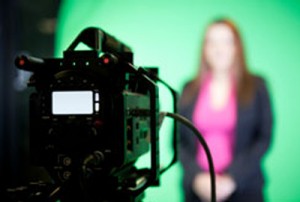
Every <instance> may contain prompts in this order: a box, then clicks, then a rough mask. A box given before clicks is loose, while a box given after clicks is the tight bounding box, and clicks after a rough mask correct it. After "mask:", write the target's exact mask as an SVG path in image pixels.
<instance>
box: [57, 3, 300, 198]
mask: <svg viewBox="0 0 300 202" xmlns="http://www.w3.org/2000/svg"><path fill="white" fill-rule="evenodd" d="M220 16H227V17H230V18H232V19H233V20H234V21H235V22H236V23H237V24H238V26H239V28H240V30H241V33H242V37H243V39H244V44H245V49H246V55H247V61H248V64H249V66H250V69H251V71H252V72H254V73H257V74H260V75H262V76H264V77H265V78H266V79H267V81H268V86H269V89H270V92H271V94H272V96H271V99H272V104H273V109H274V115H275V127H274V136H273V142H272V146H271V149H270V150H269V153H268V154H267V155H266V157H265V159H264V162H263V165H264V168H265V174H266V176H267V184H266V189H265V195H266V198H267V199H268V200H267V201H272V202H273V201H274V202H277V201H278V202H281V201H285V202H287V201H291V202H292V201H300V193H299V188H300V172H299V170H298V168H299V167H300V157H299V154H300V151H298V149H299V148H300V147H299V142H300V121H299V118H298V116H299V115H300V106H299V104H300V93H299V92H298V91H300V90H299V87H298V86H299V84H300V81H299V79H300V76H299V74H300V1H296V0H294V1H293V0H281V1H280V0H248V1H240V0H209V1H208V0H172V1H171V0H169V1H167V0H127V1H125V0H84V1H83V0H77V1H76V0H65V1H63V4H62V7H61V11H60V18H59V21H58V31H57V40H56V42H57V43H56V44H57V48H56V52H57V56H61V53H62V51H63V50H64V49H66V48H67V46H68V45H69V44H70V42H71V41H72V40H73V39H74V38H75V36H76V35H77V34H78V33H79V32H80V31H81V30H82V29H84V28H86V27H88V26H97V27H101V28H102V29H104V30H105V31H107V32H108V33H110V34H112V35H114V36H116V37H117V38H118V39H120V40H121V41H123V42H125V43H127V44H128V45H130V46H131V47H132V49H133V50H134V53H135V55H134V58H135V64H136V65H144V66H159V67H160V77H161V78H163V79H164V80H165V81H167V82H168V83H169V84H171V86H173V87H174V88H175V89H177V90H178V91H181V89H182V86H183V84H184V83H185V82H186V81H187V80H188V79H190V78H191V77H192V76H193V75H194V74H195V71H196V68H197V65H198V60H199V51H200V50H199V46H200V44H201V39H202V37H203V32H204V29H205V26H206V25H207V23H208V22H210V21H211V20H212V19H214V18H215V17H220ZM160 100H161V101H160V104H161V111H166V110H167V111H170V110H171V99H170V95H169V94H168V92H167V91H166V90H165V89H163V88H161V89H160ZM170 126H171V123H170V121H169V120H168V121H165V123H164V126H163V128H162V129H161V131H160V136H161V147H160V149H161V159H162V164H164V165H165V164H166V163H167V162H168V160H169V158H171V154H172V152H171V151H172V149H171V146H170V145H171V143H170V142H171V135H170V132H171V129H170ZM147 158H148V157H144V158H141V159H140V162H139V164H140V165H143V164H145V162H146V161H147ZM181 175H182V171H181V167H180V165H179V164H177V165H176V166H174V167H173V168H172V169H171V170H170V171H169V172H167V173H165V174H164V175H163V176H162V178H161V186H160V187H159V188H149V189H147V191H146V197H145V200H144V201H146V202H147V201H149V202H150V201H153V202H157V201H162V202H163V201H172V202H173V201H174V202H176V201H182V191H181V189H180V182H181Z"/></svg>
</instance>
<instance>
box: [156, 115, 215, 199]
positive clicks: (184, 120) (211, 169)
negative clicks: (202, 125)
mask: <svg viewBox="0 0 300 202" xmlns="http://www.w3.org/2000/svg"><path fill="white" fill-rule="evenodd" d="M161 114H163V115H165V116H168V117H171V118H173V119H175V120H177V121H180V122H181V123H183V124H184V125H186V126H187V127H188V128H190V129H191V130H192V131H193V132H194V134H195V135H196V136H197V138H198V140H199V141H200V143H201V145H202V146H203V148H204V151H205V153H206V155H207V159H208V164H209V173H210V180H211V201H212V202H215V201H216V182H215V178H216V177H215V171H214V164H213V160H212V156H211V153H210V150H209V147H208V145H207V143H206V142H205V140H204V138H203V136H202V135H201V134H200V132H199V131H198V130H197V129H196V128H195V126H194V125H193V124H192V122H190V121H189V120H188V119H187V118H185V117H183V116H181V115H179V114H174V113H170V112H161Z"/></svg>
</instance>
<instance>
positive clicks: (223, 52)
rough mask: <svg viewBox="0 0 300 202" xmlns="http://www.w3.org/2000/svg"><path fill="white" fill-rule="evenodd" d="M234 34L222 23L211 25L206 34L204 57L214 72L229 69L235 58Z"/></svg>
mask: <svg viewBox="0 0 300 202" xmlns="http://www.w3.org/2000/svg"><path fill="white" fill-rule="evenodd" d="M235 52H236V47H235V42H234V35H233V33H232V31H231V30H230V28H229V27H228V26H226V25H224V24H215V25H212V26H211V27H210V28H209V29H208V31H207V34H206V38H205V45H204V57H205V58H206V61H207V63H208V65H209V66H210V67H211V68H212V70H213V71H214V72H216V71H218V72H219V71H229V70H230V68H231V67H232V65H233V62H234V58H235Z"/></svg>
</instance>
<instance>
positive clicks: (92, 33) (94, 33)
mask: <svg viewBox="0 0 300 202" xmlns="http://www.w3.org/2000/svg"><path fill="white" fill-rule="evenodd" d="M79 43H84V44H85V45H87V46H88V47H90V48H92V49H93V50H96V51H98V52H100V51H102V52H110V53H113V54H117V55H119V54H120V53H125V52H130V53H131V49H130V48H129V47H128V46H127V45H126V44H124V43H122V42H120V41H119V40H117V39H116V38H115V37H113V36H111V35H109V34H107V33H106V32H104V31H103V30H101V29H100V28H96V27H89V28H86V29H84V30H83V31H82V32H80V34H79V35H78V36H77V37H76V39H75V40H74V41H73V42H72V43H71V45H70V46H69V47H68V49H67V51H74V50H75V48H76V47H77V45H78V44H79Z"/></svg>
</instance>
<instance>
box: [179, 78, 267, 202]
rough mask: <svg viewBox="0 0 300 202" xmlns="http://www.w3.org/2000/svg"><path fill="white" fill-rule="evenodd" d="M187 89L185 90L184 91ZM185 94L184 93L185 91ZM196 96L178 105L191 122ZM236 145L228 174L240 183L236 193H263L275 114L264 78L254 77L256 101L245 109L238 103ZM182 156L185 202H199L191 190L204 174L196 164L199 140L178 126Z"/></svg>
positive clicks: (254, 98) (186, 129)
mask: <svg viewBox="0 0 300 202" xmlns="http://www.w3.org/2000/svg"><path fill="white" fill-rule="evenodd" d="M185 90H186V88H184V91H185ZM183 95H185V93H184V92H183ZM196 98H197V95H196V96H195V97H194V98H193V99H192V102H191V103H190V104H189V105H185V106H179V113H180V114H181V115H183V116H185V117H186V118H188V119H189V120H192V114H193V111H194V107H195V103H196ZM237 113H238V114H237V125H236V140H235V141H236V143H235V149H234V154H233V155H234V156H233V162H232V163H231V165H230V167H229V168H228V170H227V171H226V173H228V174H230V175H231V176H232V177H233V178H234V180H235V182H236V183H237V191H236V192H240V193H246V192H262V187H263V184H264V178H263V174H262V170H261V159H262V157H263V155H264V154H265V152H266V150H267V149H268V146H269V144H270V138H271V133H272V112H271V106H270V100H269V93H268V91H267V88H266V86H265V83H264V81H263V79H261V78H258V77H255V93H254V97H253V100H252V101H251V102H250V103H249V104H248V105H246V106H242V105H241V104H238V110H237ZM179 132H180V154H179V158H180V161H181V164H182V166H183V169H184V179H183V187H184V191H185V199H186V201H189V202H191V201H199V200H198V199H197V197H196V196H195V194H194V193H193V190H192V183H193V180H194V178H195V176H196V175H197V174H198V173H199V172H201V168H200V167H199V166H198V164H197V162H196V153H197V148H196V144H195V142H196V141H197V140H196V138H195V135H193V134H192V132H191V131H190V130H189V129H188V128H187V127H185V126H183V125H180V126H179Z"/></svg>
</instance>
